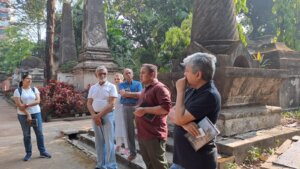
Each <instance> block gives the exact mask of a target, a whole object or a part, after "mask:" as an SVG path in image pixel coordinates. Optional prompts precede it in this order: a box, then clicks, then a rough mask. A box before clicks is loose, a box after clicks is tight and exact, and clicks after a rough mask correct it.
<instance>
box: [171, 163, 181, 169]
mask: <svg viewBox="0 0 300 169" xmlns="http://www.w3.org/2000/svg"><path fill="white" fill-rule="evenodd" d="M170 169H184V168H183V167H181V166H180V165H178V164H175V163H173V164H172V165H171V167H170Z"/></svg>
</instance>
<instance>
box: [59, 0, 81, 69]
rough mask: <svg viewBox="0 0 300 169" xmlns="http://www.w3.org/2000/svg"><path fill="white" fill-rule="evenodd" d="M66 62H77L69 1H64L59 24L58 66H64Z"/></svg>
mask: <svg viewBox="0 0 300 169" xmlns="http://www.w3.org/2000/svg"><path fill="white" fill-rule="evenodd" d="M68 61H75V62H77V52H76V45H75V37H74V29H73V22H72V11H71V3H70V2H69V1H65V3H64V4H63V14H62V22H61V35H60V44H59V64H60V65H61V64H65V63H67V62H68Z"/></svg>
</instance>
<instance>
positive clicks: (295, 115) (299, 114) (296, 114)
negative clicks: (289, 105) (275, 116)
mask: <svg viewBox="0 0 300 169" xmlns="http://www.w3.org/2000/svg"><path fill="white" fill-rule="evenodd" d="M281 115H282V117H283V118H292V119H300V109H298V110H296V111H287V112H283V113H282V114H281Z"/></svg>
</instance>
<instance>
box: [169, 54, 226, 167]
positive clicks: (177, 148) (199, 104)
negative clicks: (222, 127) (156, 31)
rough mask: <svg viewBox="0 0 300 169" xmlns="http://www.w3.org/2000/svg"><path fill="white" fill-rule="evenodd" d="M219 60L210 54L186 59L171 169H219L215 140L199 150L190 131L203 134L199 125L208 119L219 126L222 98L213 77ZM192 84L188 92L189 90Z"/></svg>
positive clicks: (179, 86)
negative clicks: (195, 146) (205, 118)
mask: <svg viewBox="0 0 300 169" xmlns="http://www.w3.org/2000/svg"><path fill="white" fill-rule="evenodd" d="M215 63H216V58H215V56H213V55H210V54H207V53H195V54H193V55H190V56H188V57H186V58H185V59H184V60H183V66H184V67H185V72H184V78H181V79H179V80H178V81H177V82H176V90H177V99H176V105H175V112H173V113H171V114H170V118H171V120H172V121H174V123H175V124H176V125H175V128H174V154H173V162H174V164H173V165H172V166H171V169H202V168H203V169H216V168H217V148H216V145H215V140H211V141H210V142H208V143H207V144H206V145H204V146H203V147H201V148H200V149H199V150H198V151H195V150H194V149H193V147H192V146H191V144H190V142H189V141H188V139H187V138H186V137H185V136H184V135H185V134H186V133H187V132H188V133H190V134H191V135H193V136H194V137H197V136H199V135H200V132H199V130H198V128H199V127H198V125H197V123H198V122H199V121H201V120H202V119H203V118H204V117H208V118H209V120H210V121H211V122H212V123H213V124H216V122H217V118H218V115H219V113H220V109H221V97H220V94H219V92H218V90H217V88H216V87H215V85H214V83H213V81H212V78H213V76H214V72H215ZM187 84H188V89H186V88H187Z"/></svg>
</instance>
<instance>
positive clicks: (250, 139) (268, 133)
mask: <svg viewBox="0 0 300 169" xmlns="http://www.w3.org/2000/svg"><path fill="white" fill-rule="evenodd" d="M299 134H300V129H297V128H289V127H283V126H277V127H274V128H272V129H268V130H259V131H253V132H248V133H245V134H240V135H235V136H233V137H227V138H226V137H218V138H217V147H218V151H219V153H222V154H226V155H229V156H235V162H236V163H238V164H241V163H242V162H243V161H244V159H245V158H246V157H247V153H246V152H248V150H249V149H250V148H251V147H260V148H264V149H267V148H275V147H276V146H278V145H279V144H281V143H283V142H284V141H285V140H286V139H291V138H292V137H293V136H295V135H299Z"/></svg>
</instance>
